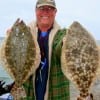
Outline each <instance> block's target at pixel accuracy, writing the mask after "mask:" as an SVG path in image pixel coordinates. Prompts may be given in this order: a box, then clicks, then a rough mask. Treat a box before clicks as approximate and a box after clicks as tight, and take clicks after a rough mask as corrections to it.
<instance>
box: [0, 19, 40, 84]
mask: <svg viewBox="0 0 100 100" xmlns="http://www.w3.org/2000/svg"><path fill="white" fill-rule="evenodd" d="M0 56H1V60H2V62H3V64H4V67H5V68H6V70H7V72H8V73H9V74H10V75H11V77H12V78H13V79H14V81H15V84H16V85H17V86H21V85H22V84H23V83H24V82H25V81H26V80H27V79H28V78H29V76H30V75H31V74H32V73H34V72H35V70H36V69H37V67H38V65H39V62H40V51H39V47H38V43H37V42H36V40H35V39H34V37H33V35H32V33H31V30H30V28H29V27H28V26H27V25H26V24H25V23H24V22H23V21H22V20H20V19H17V21H16V22H15V23H14V24H13V26H12V28H11V31H10V32H9V33H8V34H7V37H6V39H5V40H4V43H3V45H2V48H1V55H0Z"/></svg>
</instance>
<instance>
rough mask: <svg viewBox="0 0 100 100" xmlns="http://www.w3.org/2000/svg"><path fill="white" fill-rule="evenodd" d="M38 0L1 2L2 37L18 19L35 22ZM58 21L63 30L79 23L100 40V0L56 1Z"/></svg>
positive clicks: (1, 0)
mask: <svg viewBox="0 0 100 100" xmlns="http://www.w3.org/2000/svg"><path fill="white" fill-rule="evenodd" d="M36 1H37V0H0V36H1V37H2V36H3V37H5V36H6V31H7V29H9V28H10V27H11V26H12V25H13V23H14V22H15V21H16V19H17V18H20V19H22V20H24V22H25V23H26V24H28V23H29V22H31V21H32V20H35V4H36ZM55 1H56V6H57V15H56V20H57V22H58V23H59V24H60V26H61V27H62V28H63V27H64V28H68V27H69V26H70V25H71V24H72V23H73V21H78V22H79V23H80V24H82V25H83V26H84V28H86V29H87V30H88V31H89V32H90V33H91V34H92V36H93V37H94V39H96V40H100V0H55Z"/></svg>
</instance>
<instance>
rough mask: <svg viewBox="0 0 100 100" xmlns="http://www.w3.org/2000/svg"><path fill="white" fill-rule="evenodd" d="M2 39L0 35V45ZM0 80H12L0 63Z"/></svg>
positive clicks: (99, 42) (98, 42)
mask: <svg viewBox="0 0 100 100" xmlns="http://www.w3.org/2000/svg"><path fill="white" fill-rule="evenodd" d="M3 40H4V38H3V37H0V46H1V45H2V42H3ZM96 42H97V44H98V45H100V40H97V41H96ZM0 80H3V81H5V82H6V84H10V83H12V82H13V79H12V78H11V77H10V75H9V74H8V73H7V72H6V70H5V68H4V67H3V66H2V65H1V64H0ZM6 84H5V85H6Z"/></svg>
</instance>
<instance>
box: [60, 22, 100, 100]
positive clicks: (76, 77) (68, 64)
mask: <svg viewBox="0 0 100 100" xmlns="http://www.w3.org/2000/svg"><path fill="white" fill-rule="evenodd" d="M61 64H62V70H63V72H64V74H65V76H66V77H67V78H68V79H69V80H71V81H72V82H74V83H75V84H76V86H77V87H78V89H79V91H80V97H79V98H78V99H77V100H86V97H87V96H88V95H89V89H90V87H91V85H92V83H93V81H94V79H95V78H96V72H97V71H98V67H99V51H98V47H97V45H96V42H95V39H94V38H93V37H92V36H91V34H90V33H89V32H88V31H87V30H86V29H85V28H84V27H83V26H82V25H81V24H80V23H78V22H73V24H72V25H71V26H70V27H69V29H68V31H67V34H66V37H65V38H64V43H63V47H62V54H61Z"/></svg>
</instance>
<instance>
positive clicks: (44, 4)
mask: <svg viewBox="0 0 100 100" xmlns="http://www.w3.org/2000/svg"><path fill="white" fill-rule="evenodd" d="M42 6H51V7H54V8H56V7H55V6H54V5H52V4H47V3H43V4H38V5H37V6H36V7H37V8H38V7H42Z"/></svg>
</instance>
